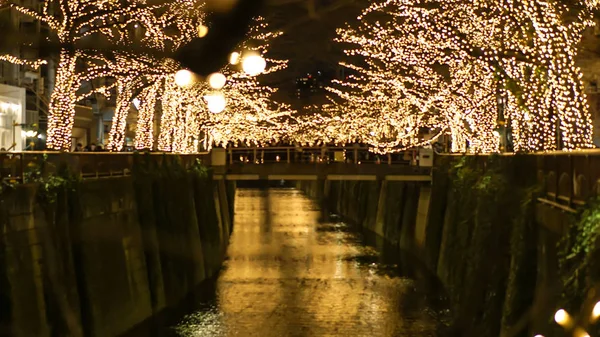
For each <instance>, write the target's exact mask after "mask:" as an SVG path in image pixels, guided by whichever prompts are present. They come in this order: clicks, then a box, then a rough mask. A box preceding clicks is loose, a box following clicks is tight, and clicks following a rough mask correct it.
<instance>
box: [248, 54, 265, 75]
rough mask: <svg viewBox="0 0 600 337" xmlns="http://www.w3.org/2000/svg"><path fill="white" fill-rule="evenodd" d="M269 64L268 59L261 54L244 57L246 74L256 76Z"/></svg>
mask: <svg viewBox="0 0 600 337" xmlns="http://www.w3.org/2000/svg"><path fill="white" fill-rule="evenodd" d="M266 66H267V61H265V59H264V58H262V56H260V55H256V54H251V55H248V56H245V57H244V58H243V59H242V68H243V69H244V71H245V72H246V74H248V75H250V76H256V75H258V74H260V73H262V72H263V71H264V70H265V68H266Z"/></svg>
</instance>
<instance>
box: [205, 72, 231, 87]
mask: <svg viewBox="0 0 600 337" xmlns="http://www.w3.org/2000/svg"><path fill="white" fill-rule="evenodd" d="M225 83H227V78H226V77H225V75H223V74H221V73H214V74H211V75H209V76H208V84H209V85H210V87H211V88H213V89H216V90H219V89H222V88H223V87H224V86H225Z"/></svg>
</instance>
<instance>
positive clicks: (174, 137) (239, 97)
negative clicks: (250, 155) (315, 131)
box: [158, 17, 295, 153]
mask: <svg viewBox="0 0 600 337" xmlns="http://www.w3.org/2000/svg"><path fill="white" fill-rule="evenodd" d="M280 35H281V32H277V31H272V30H270V29H269V25H268V23H267V22H266V21H265V20H264V19H263V18H260V17H259V18H256V19H255V21H254V24H253V25H252V26H251V28H250V31H249V33H248V35H247V39H246V40H245V41H244V42H242V43H241V44H240V45H239V46H238V48H237V49H238V50H244V51H245V52H244V53H245V54H246V55H268V49H269V43H270V41H272V40H273V39H274V38H276V37H278V36H280ZM239 56H240V55H239V54H237V56H236V57H237V58H239ZM238 61H239V59H238ZM265 62H266V65H267V67H266V68H265V69H264V71H263V72H262V74H270V73H273V72H276V71H279V70H281V69H284V68H285V67H286V66H287V61H285V60H276V59H272V58H268V57H266V58H265ZM232 63H236V62H232ZM234 65H235V64H234ZM234 65H229V66H226V67H225V68H223V69H221V71H220V72H219V73H218V74H220V75H221V76H223V77H221V76H219V75H213V76H217V78H213V76H210V77H209V78H208V81H207V82H204V81H197V82H195V83H193V84H192V85H190V86H188V87H179V86H177V85H176V84H174V78H173V76H171V77H170V78H168V79H167V80H166V82H165V90H164V93H163V95H162V98H161V101H162V104H161V106H162V117H161V123H160V124H161V125H160V134H159V140H158V148H159V149H160V150H161V151H169V152H177V153H191V152H194V151H197V146H198V144H199V143H200V142H202V143H204V147H205V148H210V147H212V146H223V145H225V144H228V143H233V144H236V145H240V144H247V145H264V144H268V143H270V142H273V141H278V140H280V139H282V138H283V136H284V135H285V134H292V133H293V132H294V130H295V128H294V126H293V123H291V121H292V118H291V115H292V112H293V111H292V110H291V109H290V108H289V107H288V106H287V105H284V104H280V103H278V102H276V101H274V100H273V98H272V95H273V94H274V93H275V92H276V89H274V88H271V87H269V86H265V85H262V84H260V83H259V81H258V80H257V77H255V76H251V75H249V74H247V73H245V72H242V71H240V69H239V68H238V67H235V66H234ZM224 78H226V81H225V83H215V82H223V79H224ZM216 80H218V81H216ZM213 87H215V88H219V87H221V89H220V91H219V92H218V93H217V92H214V90H215V88H213ZM198 97H206V98H208V99H207V100H199V99H198ZM223 103H225V104H223Z"/></svg>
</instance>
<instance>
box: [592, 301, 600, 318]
mask: <svg viewBox="0 0 600 337" xmlns="http://www.w3.org/2000/svg"><path fill="white" fill-rule="evenodd" d="M598 317H600V302H598V303H596V305H594V309H592V318H593V319H598Z"/></svg>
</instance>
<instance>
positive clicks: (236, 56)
mask: <svg viewBox="0 0 600 337" xmlns="http://www.w3.org/2000/svg"><path fill="white" fill-rule="evenodd" d="M240 57H241V55H240V53H238V52H235V51H234V52H233V53H231V55H229V64H231V65H236V64H238V63H240Z"/></svg>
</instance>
